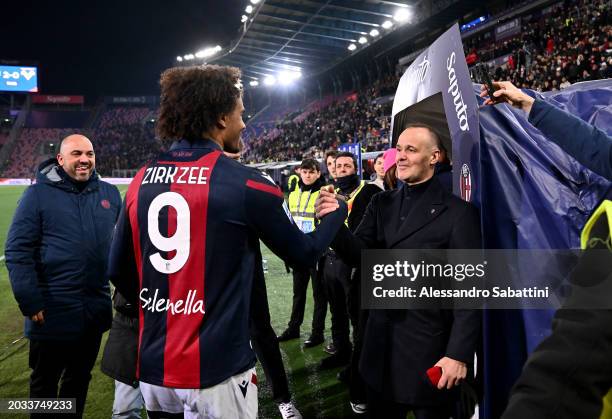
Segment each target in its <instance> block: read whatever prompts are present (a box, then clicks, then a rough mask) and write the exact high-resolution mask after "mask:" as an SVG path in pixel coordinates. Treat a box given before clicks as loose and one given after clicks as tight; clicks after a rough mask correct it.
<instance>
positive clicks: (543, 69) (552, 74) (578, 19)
mask: <svg viewBox="0 0 612 419" xmlns="http://www.w3.org/2000/svg"><path fill="white" fill-rule="evenodd" d="M609 13H610V3H609V2H606V1H602V0H597V1H580V2H576V3H574V4H573V5H571V6H569V7H566V6H564V4H563V3H559V4H556V5H554V6H552V7H550V8H548V9H547V10H546V11H545V12H542V13H532V14H531V15H530V16H528V17H524V18H523V21H522V30H521V31H520V34H519V35H518V36H516V37H514V38H510V39H506V40H504V41H503V42H495V38H494V36H492V34H491V32H487V33H484V34H479V35H478V36H475V37H473V38H471V39H468V40H467V42H466V41H464V45H465V51H466V56H467V57H468V62H469V61H473V62H474V63H475V62H486V63H489V65H490V66H492V67H493V69H492V73H493V74H494V77H495V79H497V80H511V81H512V82H513V83H514V84H515V85H517V86H519V87H523V88H530V89H534V90H538V91H554V90H560V89H563V88H565V87H568V86H569V85H570V84H572V83H576V82H579V81H586V80H596V79H605V78H608V77H610V76H611V75H612V72H611V70H610V68H611V66H612V57H610V44H609V39H610V35H611V34H612V26H610V20H609V19H610V17H609ZM470 57H471V58H470ZM500 57H503V64H502V65H495V63H496V61H497V60H496V59H498V58H500Z"/></svg>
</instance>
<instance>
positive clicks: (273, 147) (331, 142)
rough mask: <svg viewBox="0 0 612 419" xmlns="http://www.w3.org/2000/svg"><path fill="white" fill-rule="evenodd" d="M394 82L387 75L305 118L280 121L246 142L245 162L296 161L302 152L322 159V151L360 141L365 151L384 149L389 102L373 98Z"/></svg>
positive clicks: (387, 91) (394, 83) (389, 109)
mask: <svg viewBox="0 0 612 419" xmlns="http://www.w3.org/2000/svg"><path fill="white" fill-rule="evenodd" d="M397 81H398V77H396V76H388V77H386V78H384V79H382V80H378V81H376V82H375V83H374V84H373V85H372V86H368V87H367V88H365V89H363V90H361V91H359V92H357V93H355V94H352V95H349V96H348V97H347V99H346V100H344V101H334V102H332V103H331V104H330V105H328V106H325V107H322V108H321V109H318V110H317V111H315V112H312V113H311V114H309V115H308V116H306V118H304V119H299V118H293V119H285V120H283V121H281V122H280V123H278V124H277V125H276V126H275V127H274V128H273V129H270V130H265V131H264V132H263V133H262V134H261V135H260V136H259V137H257V138H254V139H252V140H251V141H249V142H248V143H247V145H246V152H245V156H244V159H245V161H247V162H249V163H254V162H266V161H284V160H299V159H301V158H302V156H304V155H308V156H312V157H315V158H321V157H322V155H323V154H322V150H327V149H330V148H337V147H338V146H339V145H340V144H342V143H361V144H362V147H363V148H364V149H365V150H366V151H376V150H382V149H384V148H386V146H387V145H388V142H389V125H390V122H391V119H390V115H391V102H387V103H385V104H377V103H374V101H375V100H376V99H377V98H380V97H381V96H385V95H388V94H391V93H393V92H394V89H395V87H396V86H397Z"/></svg>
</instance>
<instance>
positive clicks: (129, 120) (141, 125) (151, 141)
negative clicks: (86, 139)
mask: <svg viewBox="0 0 612 419" xmlns="http://www.w3.org/2000/svg"><path fill="white" fill-rule="evenodd" d="M149 113H150V110H149V109H148V108H143V107H113V108H110V109H108V110H107V111H106V112H104V114H103V115H102V117H101V118H100V122H99V124H98V126H97V127H96V128H95V130H94V135H93V138H94V142H95V144H96V149H97V150H96V153H97V154H98V155H99V157H100V163H99V164H98V171H99V172H100V173H102V174H104V175H106V176H111V175H112V173H113V170H116V169H124V170H125V169H128V170H129V169H136V168H138V167H140V165H142V163H143V162H145V161H147V160H149V159H150V158H151V157H153V156H154V155H156V154H157V152H158V151H159V143H158V142H157V141H155V133H154V126H153V124H152V123H148V122H145V118H146V117H147V116H148V115H149Z"/></svg>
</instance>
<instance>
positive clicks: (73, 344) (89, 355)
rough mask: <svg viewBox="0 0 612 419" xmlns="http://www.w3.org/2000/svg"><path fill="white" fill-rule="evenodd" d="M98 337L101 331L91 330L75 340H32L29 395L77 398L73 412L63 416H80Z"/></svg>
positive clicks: (94, 358) (96, 350) (94, 360)
mask: <svg viewBox="0 0 612 419" xmlns="http://www.w3.org/2000/svg"><path fill="white" fill-rule="evenodd" d="M101 339H102V334H101V333H91V334H87V335H85V336H83V337H82V338H80V339H77V340H66V341H62V340H31V341H30V354H29V364H30V368H31V369H32V374H31V375H30V397H53V398H57V397H60V398H76V412H77V413H76V415H62V417H64V416H66V417H82V416H83V410H84V409H85V399H86V398H87V389H88V388H89V380H91V369H92V368H93V366H94V364H95V362H96V358H97V357H98V351H99V349H100V340H101ZM58 385H59V392H58ZM31 417H33V418H34V417H40V418H46V417H48V415H44V414H33V415H31Z"/></svg>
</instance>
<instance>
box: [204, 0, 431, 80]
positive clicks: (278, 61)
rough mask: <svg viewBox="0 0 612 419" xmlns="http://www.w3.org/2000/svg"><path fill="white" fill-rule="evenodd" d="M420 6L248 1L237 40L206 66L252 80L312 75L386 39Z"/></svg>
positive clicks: (372, 0)
mask: <svg viewBox="0 0 612 419" xmlns="http://www.w3.org/2000/svg"><path fill="white" fill-rule="evenodd" d="M419 1H420V0H409V1H383V0H362V1H354V0H261V1H260V2H258V1H251V2H252V3H256V4H254V5H252V6H250V7H249V8H248V10H250V13H248V10H247V12H246V13H247V14H248V15H247V14H245V16H243V20H244V22H243V27H242V30H241V31H240V36H239V37H238V39H236V40H235V41H234V42H233V43H232V46H231V47H230V48H229V49H228V50H226V52H225V53H224V54H221V55H219V56H218V57H214V58H211V59H210V60H209V62H214V63H217V64H224V65H233V66H238V67H240V68H241V70H242V72H243V75H244V77H245V78H247V79H251V80H260V81H263V80H264V79H265V78H266V77H267V76H276V77H278V76H277V75H278V74H286V73H289V74H295V73H299V75H301V74H303V75H305V76H310V75H316V74H319V73H321V72H323V71H325V70H327V69H329V68H331V67H333V66H334V65H335V64H337V63H338V62H340V61H341V60H343V59H344V58H346V57H347V56H349V55H351V54H352V53H354V52H358V51H359V50H360V49H362V48H363V46H367V45H368V44H371V43H372V42H373V41H375V40H377V39H380V38H382V37H384V36H386V35H387V34H388V33H389V32H390V31H392V30H393V28H394V27H395V26H397V25H399V24H400V23H401V22H402V21H406V20H408V19H409V17H410V14H411V12H412V7H413V6H416V5H417V4H418V3H419ZM398 11H399V14H398ZM385 22H386V23H385ZM383 24H384V25H383ZM351 44H353V45H354V47H353V46H351ZM349 46H351V49H349Z"/></svg>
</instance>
